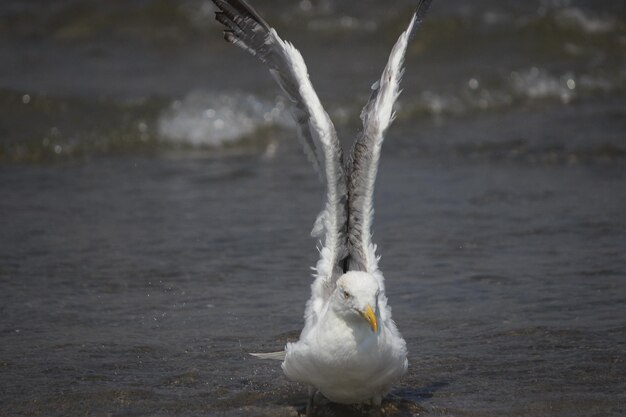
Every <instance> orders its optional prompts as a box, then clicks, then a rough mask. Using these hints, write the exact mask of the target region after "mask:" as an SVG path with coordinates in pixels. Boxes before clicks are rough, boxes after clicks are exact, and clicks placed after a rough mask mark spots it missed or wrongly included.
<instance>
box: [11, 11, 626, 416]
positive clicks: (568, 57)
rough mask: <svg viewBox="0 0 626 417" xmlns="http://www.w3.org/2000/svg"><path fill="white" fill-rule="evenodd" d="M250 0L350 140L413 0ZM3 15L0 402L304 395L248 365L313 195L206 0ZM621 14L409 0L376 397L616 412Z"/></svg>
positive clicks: (439, 404)
mask: <svg viewBox="0 0 626 417" xmlns="http://www.w3.org/2000/svg"><path fill="white" fill-rule="evenodd" d="M254 4H255V5H258V7H257V8H258V9H259V10H261V11H266V13H265V14H266V15H267V18H268V19H269V20H270V21H272V22H276V23H275V24H276V26H277V27H278V28H279V30H280V31H281V33H282V34H283V35H284V37H285V38H287V39H290V40H293V41H294V42H295V43H296V45H297V46H298V47H299V48H301V49H302V52H303V54H304V57H305V59H306V60H307V62H308V64H309V68H310V71H311V76H312V79H313V82H314V83H315V85H316V86H317V87H318V90H319V92H320V96H321V98H322V100H323V101H324V103H326V105H327V106H328V108H329V110H330V113H331V115H332V116H333V118H334V119H335V120H336V124H337V128H338V130H339V132H340V134H341V135H342V136H343V137H345V138H346V143H345V144H346V146H347V145H348V144H349V140H350V138H351V137H352V136H353V135H354V134H355V132H356V131H357V130H358V112H359V108H360V106H361V105H362V103H363V102H364V101H365V100H366V98H367V94H368V92H367V88H368V86H369V85H370V84H371V82H372V81H373V80H374V79H375V78H376V77H377V73H378V72H379V71H380V69H381V68H382V66H383V64H384V61H385V59H386V54H387V53H388V50H389V48H390V46H391V44H392V43H393V41H394V38H395V37H396V36H397V34H398V33H399V31H401V30H402V27H403V25H404V24H405V20H406V19H405V17H406V16H407V13H408V11H409V10H410V6H411V2H408V1H399V2H397V4H395V5H393V6H390V7H388V8H387V7H382V6H380V5H378V3H374V2H368V3H367V5H368V7H366V8H359V9H358V10H356V11H354V10H352V9H351V8H350V7H349V6H350V3H348V2H313V3H311V7H312V8H311V9H310V10H309V8H308V5H307V3H306V2H300V3H288V2H269V1H258V2H255V3H254ZM280 7H284V8H283V9H281V8H280ZM0 11H1V16H2V19H0V33H3V34H4V35H6V36H0V55H1V56H2V59H3V62H4V64H3V66H2V68H0V107H1V109H2V111H3V114H4V115H5V116H4V117H3V118H2V120H0V161H1V165H0V195H1V196H2V199H0V213H1V214H2V215H1V216H0V236H1V239H0V288H1V291H0V317H1V319H0V332H1V334H2V343H0V388H1V389H0V411H1V412H0V415H7V416H18V415H20V416H21V415H25V416H40V415H41V416H44V415H45V416H49V415H59V416H61V415H63V416H66V415H72V416H78V415H90V416H94V415H95V416H99V415H102V416H104V415H125V416H127V415H128V416H133V415H137V416H139V415H151V416H152V415H154V416H196V415H206V416H281V415H297V413H298V412H302V410H303V407H304V404H305V402H306V388H305V387H303V386H300V385H297V384H293V383H290V382H288V381H286V379H285V378H284V377H283V376H282V373H281V371H280V368H279V366H278V364H277V363H268V362H263V361H258V360H254V359H253V358H250V357H249V356H248V355H247V352H255V351H268V350H277V349H279V348H280V347H282V346H283V345H284V343H285V342H286V341H287V340H293V339H294V338H297V335H298V332H299V330H300V328H301V326H302V312H303V309H304V303H305V302H306V299H307V297H308V295H309V287H308V286H309V283H310V282H311V278H310V276H309V275H310V270H309V266H310V265H313V264H314V263H315V260H316V251H315V249H314V247H315V242H313V241H312V239H311V238H310V237H309V232H310V228H311V226H312V223H313V220H314V219H315V216H316V214H317V210H318V209H319V208H320V206H321V196H322V189H321V186H320V185H319V182H318V181H317V178H316V176H315V174H314V173H313V172H312V170H311V168H310V167H309V166H308V164H307V163H306V160H305V158H304V156H303V155H302V152H301V151H300V149H299V145H298V143H297V141H295V140H294V138H293V131H292V128H291V122H290V120H289V117H288V116H289V113H288V108H287V107H286V106H285V105H286V103H285V101H284V100H283V99H281V98H280V97H277V89H276V88H275V87H274V86H273V84H272V80H271V78H270V77H268V76H266V74H264V72H263V70H262V69H261V67H260V66H259V65H256V63H254V62H253V61H252V60H251V59H249V58H248V57H246V56H245V55H244V54H243V53H241V52H240V51H238V50H235V49H233V48H230V47H229V46H228V45H225V44H223V43H222V42H221V40H220V36H219V28H218V27H217V26H216V25H215V24H214V23H212V20H211V17H210V11H211V10H210V8H207V6H206V4H205V3H203V2H197V1H187V2H183V3H180V5H178V4H175V3H173V2H168V1H133V2H127V3H125V6H121V5H118V4H117V3H104V4H100V3H99V2H98V3H92V2H69V1H67V2H55V3H54V4H53V3H47V2H38V1H32V2H27V3H23V2H17V1H16V2H12V1H8V2H3V3H2V6H0ZM624 11H625V6H624V3H623V2H567V1H565V2H551V1H543V2H526V3H525V5H523V6H522V5H521V4H520V2H495V1H477V2H472V5H471V6H467V5H465V2H456V1H449V2H441V3H438V2H434V5H433V10H432V14H431V15H430V16H429V20H428V21H427V23H426V25H425V26H424V30H423V32H422V34H420V35H418V37H417V38H416V40H415V42H414V44H413V45H412V47H411V51H410V54H409V57H408V59H407V72H406V75H405V82H404V84H403V86H404V93H403V95H402V98H401V102H400V105H399V107H398V113H399V117H398V120H397V121H396V122H395V124H394V125H393V127H392V128H391V129H390V131H389V136H388V139H387V141H386V143H385V146H384V150H383V157H382V161H381V168H380V173H379V178H378V182H377V192H376V220H375V225H374V238H375V241H376V242H377V243H378V244H379V252H380V254H381V255H382V261H381V266H382V269H383V272H384V273H385V277H386V280H387V290H388V296H389V299H390V303H391V306H392V307H393V312H394V318H395V320H396V322H397V324H398V326H399V328H400V330H401V331H402V333H403V335H404V337H405V339H406V340H407V344H408V346H409V351H410V352H409V360H410V368H409V372H408V374H407V376H406V377H405V378H404V379H403V380H402V381H401V382H400V383H399V384H398V386H397V387H396V388H395V389H394V391H393V392H392V396H391V397H390V398H389V399H388V401H387V403H386V405H385V408H384V415H389V416H408V415H424V416H431V415H432V416H547V415H549V416H564V417H565V416H595V415H597V416H620V415H623V414H624V412H625V410H626V395H625V394H624V393H625V392H626V380H625V379H624V375H625V374H626V364H625V358H626V319H625V317H626V256H625V252H626V216H624V208H625V207H626V192H625V191H624V190H626V158H625V157H626V143H625V142H624V140H625V139H624V131H625V129H626V105H625V103H626V100H625V99H626V89H625V80H626V78H625V77H626V74H625V73H624V69H623V68H624V66H623V63H624V57H625V55H626V47H625V45H626V43H625V39H626V32H625V27H626V24H625V22H624V20H623V18H621V17H620V16H624V13H623V12H624ZM94 19H95V20H94ZM94 21H96V22H99V23H98V24H92V23H91V22H94ZM157 29H158V30H157ZM342 60H344V61H342ZM339 62H347V64H346V66H345V67H342V66H339ZM220 126H221V127H220ZM232 126H235V128H234V129H233V128H230V129H227V127H232ZM318 413H319V415H320V416H325V415H348V414H350V415H360V412H358V411H357V410H352V409H344V408H338V407H333V406H331V405H327V404H322V405H321V406H320V409H319V410H318Z"/></svg>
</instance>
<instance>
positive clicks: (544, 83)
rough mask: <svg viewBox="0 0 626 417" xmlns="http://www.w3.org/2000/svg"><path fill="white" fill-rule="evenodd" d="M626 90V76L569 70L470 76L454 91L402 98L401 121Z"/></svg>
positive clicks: (428, 92) (531, 70) (569, 99)
mask: <svg viewBox="0 0 626 417" xmlns="http://www.w3.org/2000/svg"><path fill="white" fill-rule="evenodd" d="M625 90H626V74H625V73H618V74H614V75H612V76H609V75H590V74H576V73H574V72H571V71H566V72H563V73H560V74H559V73H553V72H550V71H548V70H547V69H542V68H538V67H531V68H524V69H519V70H515V71H511V72H510V73H509V74H506V75H504V76H502V77H499V78H496V79H491V80H480V78H479V77H470V78H468V79H467V80H465V81H464V82H463V83H461V84H460V85H458V86H457V87H456V88H455V89H452V90H450V91H432V90H426V91H423V92H422V93H420V94H418V95H417V96H416V98H414V99H411V98H407V97H406V96H404V97H401V102H400V105H401V109H400V111H399V112H398V114H399V116H400V117H401V118H402V117H405V118H409V117H415V116H419V115H420V114H423V113H426V114H428V115H432V116H436V117H440V116H446V115H447V116H462V115H465V114H468V113H471V112H476V111H494V110H502V109H505V108H509V107H515V106H519V105H529V104H539V103H541V102H544V101H558V102H561V103H562V104H569V103H571V102H573V101H575V100H577V99H579V98H586V97H591V96H594V95H599V94H601V95H607V94H618V93H621V92H623V91H625Z"/></svg>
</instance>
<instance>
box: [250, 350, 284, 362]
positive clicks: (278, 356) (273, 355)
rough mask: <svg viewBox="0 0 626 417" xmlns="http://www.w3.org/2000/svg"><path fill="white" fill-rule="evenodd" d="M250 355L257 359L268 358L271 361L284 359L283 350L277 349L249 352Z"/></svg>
mask: <svg viewBox="0 0 626 417" xmlns="http://www.w3.org/2000/svg"><path fill="white" fill-rule="evenodd" d="M250 355H252V356H254V357H255V358H259V359H270V360H273V361H284V360H285V351H284V350H279V351H278V352H267V353H250Z"/></svg>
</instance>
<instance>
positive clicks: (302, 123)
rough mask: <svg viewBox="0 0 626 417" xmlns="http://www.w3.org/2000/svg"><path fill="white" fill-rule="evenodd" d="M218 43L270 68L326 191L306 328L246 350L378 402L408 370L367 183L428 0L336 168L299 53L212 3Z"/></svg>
mask: <svg viewBox="0 0 626 417" xmlns="http://www.w3.org/2000/svg"><path fill="white" fill-rule="evenodd" d="M213 3H215V5H216V6H217V8H218V9H219V10H218V11H217V12H216V19H217V20H218V21H219V22H221V23H222V24H223V25H225V26H226V30H225V31H224V36H225V39H226V40H227V41H228V42H231V43H233V44H235V45H237V46H239V47H240V48H242V49H244V50H246V51H247V52H249V53H250V54H252V55H253V56H256V57H257V58H258V59H260V60H261V61H262V62H263V63H265V65H267V66H268V67H269V70H270V72H271V74H272V76H273V77H274V78H275V79H276V81H277V82H278V84H279V85H280V86H281V87H282V89H283V91H284V92H285V94H286V95H287V96H288V97H289V98H290V99H291V101H292V103H293V114H294V117H295V119H296V122H297V126H298V132H299V137H300V138H301V140H302V142H303V144H304V148H305V151H306V153H307V155H308V156H309V159H311V162H312V163H313V165H314V166H315V167H316V169H318V171H319V172H320V174H321V176H322V179H323V181H324V183H325V185H326V193H325V202H324V207H323V209H322V211H321V213H320V214H319V215H318V217H317V220H316V221H315V226H314V228H313V231H312V233H311V234H312V235H313V236H314V237H316V238H318V239H320V242H321V249H320V259H319V261H318V262H317V265H316V267H315V271H316V274H315V280H314V282H313V284H312V285H311V298H310V299H309V301H308V302H307V304H306V309H305V314H304V320H305V324H304V328H303V330H302V333H301V334H300V338H299V340H298V341H297V342H295V343H288V344H287V346H286V347H285V350H284V351H280V352H273V353H260V354H254V355H255V356H257V357H260V358H263V359H280V360H283V363H282V369H283V371H284V373H285V375H286V376H287V377H288V378H289V379H291V380H293V381H299V382H302V383H305V384H308V385H309V386H310V387H311V390H310V392H311V399H310V402H309V404H311V402H312V400H313V398H314V396H315V393H316V391H319V392H321V393H322V394H323V395H324V396H325V397H326V398H328V399H329V400H331V401H334V402H337V403H344V404H358V403H370V404H376V405H380V403H381V400H382V398H383V397H384V396H385V395H386V394H387V393H388V392H389V390H390V389H391V387H392V385H393V384H394V383H395V382H396V381H397V380H398V379H399V378H400V377H401V376H402V375H403V374H404V373H405V372H406V370H407V366H408V361H407V349H406V343H405V341H404V339H403V338H402V336H401V335H400V332H399V331H398V329H397V327H396V325H395V323H394V322H393V320H392V318H391V309H390V308H389V306H388V305H387V297H386V295H385V284H384V278H383V275H382V273H381V271H380V270H379V268H378V260H379V257H378V256H377V255H376V245H374V244H373V243H372V240H371V238H372V235H371V225H372V220H373V214H374V209H373V194H374V181H375V179H376V173H377V170H378V160H379V158H380V149H381V145H382V143H383V139H384V134H385V131H386V129H387V128H388V127H389V125H390V124H391V122H392V121H393V119H394V112H393V105H394V103H395V101H396V99H397V97H398V95H399V94H400V90H399V83H400V79H401V77H402V73H403V69H402V65H403V62H404V56H405V53H406V49H407V44H408V42H409V40H410V39H411V38H412V36H413V34H414V33H415V31H416V29H417V28H418V26H419V25H420V23H421V22H422V20H423V18H424V15H425V13H426V10H427V9H428V7H429V5H430V3H431V1H430V0H420V1H419V3H418V5H417V7H416V10H415V12H414V14H413V17H412V18H411V21H410V23H409V26H408V28H407V29H406V31H404V32H403V33H402V34H401V35H400V38H399V39H398V41H397V42H396V44H395V46H394V47H393V49H392V51H391V55H390V57H389V61H388V63H387V66H386V67H385V69H384V71H383V74H382V76H381V78H380V80H378V81H377V82H376V83H374V85H373V86H372V94H371V97H370V99H369V101H368V103H367V104H366V106H365V108H364V109H363V111H362V113H361V119H362V121H363V131H362V133H361V134H360V135H359V137H358V138H357V140H356V141H355V143H354V146H353V149H352V152H351V154H350V158H349V159H348V161H347V162H346V163H344V159H343V152H342V150H341V145H340V143H339V140H338V139H337V134H336V132H335V129H334V126H333V123H332V122H331V120H330V117H329V116H328V114H327V113H326V111H325V110H324V108H323V107H322V104H321V103H320V100H319V98H318V97H317V95H316V93H315V91H314V90H313V87H312V85H311V82H310V81H309V75H308V72H307V68H306V65H305V63H304V60H303V58H302V56H301V55H300V52H298V50H297V49H296V48H295V47H294V46H293V45H292V44H291V43H289V42H285V41H283V40H282V39H281V38H280V37H279V36H278V34H277V33H276V31H275V30H274V29H273V28H271V27H270V26H269V25H268V24H267V23H266V22H265V20H263V18H262V17H261V16H260V15H259V14H258V13H257V12H256V11H255V10H254V9H253V8H252V7H251V6H250V5H248V4H247V3H246V2H245V1H244V0H213Z"/></svg>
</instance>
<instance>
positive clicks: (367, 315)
mask: <svg viewBox="0 0 626 417" xmlns="http://www.w3.org/2000/svg"><path fill="white" fill-rule="evenodd" d="M361 315H362V316H363V318H364V319H365V320H367V322H368V323H369V324H370V327H371V328H372V331H373V332H374V333H376V332H378V321H377V320H376V314H374V310H372V307H370V306H367V308H366V309H365V311H361Z"/></svg>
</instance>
